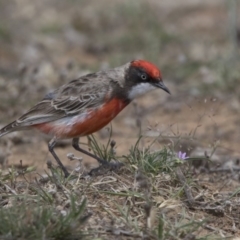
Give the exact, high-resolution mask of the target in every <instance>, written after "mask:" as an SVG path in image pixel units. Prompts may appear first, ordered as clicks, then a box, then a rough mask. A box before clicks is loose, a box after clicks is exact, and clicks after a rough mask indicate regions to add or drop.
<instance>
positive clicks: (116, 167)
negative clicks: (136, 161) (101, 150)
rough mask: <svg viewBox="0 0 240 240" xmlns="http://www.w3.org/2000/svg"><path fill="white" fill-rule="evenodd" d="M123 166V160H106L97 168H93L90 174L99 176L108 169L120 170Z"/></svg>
mask: <svg viewBox="0 0 240 240" xmlns="http://www.w3.org/2000/svg"><path fill="white" fill-rule="evenodd" d="M122 166H124V164H123V163H121V162H106V163H104V164H101V165H100V166H99V167H97V168H93V169H92V170H91V171H90V172H89V173H88V175H90V176H99V175H103V174H105V173H106V172H108V171H118V170H119V169H120V168H121V167H122Z"/></svg>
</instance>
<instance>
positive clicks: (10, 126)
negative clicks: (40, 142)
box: [0, 121, 23, 137]
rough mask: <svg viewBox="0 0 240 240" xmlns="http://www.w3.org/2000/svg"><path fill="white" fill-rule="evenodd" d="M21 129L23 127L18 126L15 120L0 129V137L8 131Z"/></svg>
mask: <svg viewBox="0 0 240 240" xmlns="http://www.w3.org/2000/svg"><path fill="white" fill-rule="evenodd" d="M21 129H23V127H21V126H18V123H17V121H14V122H11V123H9V124H8V125H7V126H5V127H3V128H2V129H0V137H2V136H4V135H6V134H8V133H11V132H15V131H19V130H21Z"/></svg>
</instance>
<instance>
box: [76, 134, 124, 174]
mask: <svg viewBox="0 0 240 240" xmlns="http://www.w3.org/2000/svg"><path fill="white" fill-rule="evenodd" d="M72 146H73V148H74V149H76V150H77V151H79V152H81V153H84V154H86V155H88V156H90V157H92V158H94V159H96V160H97V161H98V162H99V163H100V164H101V166H99V167H97V168H94V169H92V170H91V171H90V172H89V173H88V174H89V175H94V174H96V173H98V172H99V171H101V170H102V168H103V167H104V168H105V167H106V168H105V169H110V170H115V169H118V168H119V167H121V166H123V164H122V163H119V162H117V163H111V162H108V161H106V160H104V159H101V158H99V157H97V156H96V155H94V154H92V153H90V152H88V151H86V150H84V149H82V148H80V147H79V138H73V141H72Z"/></svg>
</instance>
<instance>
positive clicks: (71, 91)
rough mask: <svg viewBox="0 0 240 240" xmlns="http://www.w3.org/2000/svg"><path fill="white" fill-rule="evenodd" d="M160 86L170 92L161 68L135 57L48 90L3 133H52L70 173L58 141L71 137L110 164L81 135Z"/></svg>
mask: <svg viewBox="0 0 240 240" xmlns="http://www.w3.org/2000/svg"><path fill="white" fill-rule="evenodd" d="M156 88H161V89H162V90H164V91H166V92H167V93H169V94H170V91H169V90H168V88H167V87H166V86H165V85H164V83H163V81H162V74H161V71H160V70H159V69H158V68H157V67H156V66H155V65H154V64H152V63H150V62H148V61H145V60H134V61H131V62H128V63H126V64H125V65H123V66H120V67H116V68H113V69H109V70H106V71H99V72H96V73H90V74H87V75H85V76H82V77H80V78H78V79H75V80H72V81H70V82H68V83H66V84H64V85H62V86H60V87H59V88H57V89H55V90H54V91H52V92H50V93H48V94H47V95H46V96H45V97H44V98H43V99H42V101H40V102H39V103H37V104H36V105H35V106H34V107H32V108H31V109H30V110H29V111H28V112H27V113H25V114H23V115H22V116H21V117H19V118H18V119H17V120H15V121H13V122H12V123H10V124H8V125H7V126H5V127H3V128H2V129H1V130H0V137H2V136H3V135H5V134H8V133H11V132H14V131H19V130H27V129H31V128H34V129H38V130H39V131H41V132H43V133H45V134H47V135H50V136H52V140H51V141H50V142H49V144H48V148H49V151H50V153H51V154H52V156H53V157H54V159H55V160H56V161H57V163H58V165H59V166H60V167H61V169H62V171H63V173H64V175H65V177H68V176H69V173H68V171H67V169H66V168H65V167H64V165H63V164H62V162H61V161H60V159H59V157H58V156H57V154H56V153H55V151H54V146H55V144H56V141H57V140H58V139H64V138H70V139H72V146H73V148H74V149H76V150H77V151H80V152H82V153H84V154H86V155H88V156H90V157H92V158H94V159H96V160H97V161H98V162H99V163H100V164H102V165H104V164H109V163H108V162H107V161H106V160H104V159H101V158H99V157H98V156H95V155H94V154H92V153H90V152H88V151H86V150H84V149H82V148H80V146H79V138H80V137H82V136H87V135H89V134H92V133H94V132H96V131H98V130H100V129H101V128H103V127H104V126H106V125H107V124H108V123H109V122H110V121H111V120H112V119H113V118H115V117H116V116H117V115H118V113H120V112H121V110H123V109H124V108H125V107H126V106H127V105H128V104H129V103H130V102H131V101H132V100H133V99H135V98H136V97H139V96H141V95H143V94H144V93H146V92H149V91H151V90H154V89H156Z"/></svg>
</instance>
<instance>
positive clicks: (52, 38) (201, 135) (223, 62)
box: [0, 0, 240, 169]
mask: <svg viewBox="0 0 240 240" xmlns="http://www.w3.org/2000/svg"><path fill="white" fill-rule="evenodd" d="M239 13H240V3H239V1H237V0H178V1H174V0H161V1H159V0H148V1H144V0H138V1H133V0H132V1H131V0H130V1H129V0H128V1H127V0H115V1H111V0H101V1H89V0H65V1H64V0H41V1H37V0H8V1H6V0H0V124H1V126H3V125H5V124H7V123H9V121H12V120H15V118H16V117H18V116H20V115H21V114H22V113H24V112H25V111H26V110H28V109H29V108H30V107H31V106H33V105H34V104H35V103H36V102H37V101H39V100H41V99H42V98H43V96H44V95H45V94H46V93H47V92H49V91H50V90H52V89H54V88H55V87H57V86H60V85H61V84H64V83H65V82H67V81H69V80H72V79H74V78H77V77H79V76H81V75H84V74H86V73H88V72H92V71H97V70H99V69H106V68H109V67H115V66H119V65H122V64H124V63H126V62H129V61H131V60H133V59H137V58H143V59H146V60H149V61H151V62H153V63H155V64H156V65H157V66H159V67H160V68H161V70H162V74H163V79H164V82H165V84H166V86H168V88H169V89H170V90H171V92H172V95H167V94H165V93H164V92H163V91H154V92H153V93H152V94H148V95H146V96H144V97H142V98H141V99H138V100H136V101H134V103H133V104H131V106H129V107H127V108H126V109H125V110H124V111H123V112H122V113H121V114H120V115H119V116H118V117H117V118H116V119H115V120H114V121H113V123H112V127H113V139H114V140H115V141H116V142H117V145H116V151H117V154H118V155H123V154H125V152H126V151H128V149H129V148H130V146H131V145H132V144H134V143H135V142H136V140H137V139H138V137H139V136H140V135H143V136H145V138H144V139H143V141H142V143H141V144H142V146H147V144H148V143H149V142H151V141H153V140H154V139H156V140H157V141H156V145H155V147H157V148H159V147H161V146H162V145H163V144H171V145H172V146H174V148H175V149H176V150H178V151H179V150H181V151H186V152H187V153H188V155H191V154H193V155H194V154H196V151H198V152H199V151H200V153H201V154H204V152H206V151H211V149H216V148H217V149H220V150H221V151H222V152H221V151H220V153H221V154H222V156H226V157H227V158H223V159H227V160H229V159H233V158H238V156H239V155H240V150H239V141H240V127H239V120H240V115H239V113H240V107H239V96H240V95H239V94H240V82H239V81H240V57H239V52H240V50H239V48H240V18H239ZM96 136H97V137H98V139H100V141H102V142H103V143H104V142H105V141H107V139H108V136H109V131H108V130H107V129H103V130H101V131H100V132H99V133H98V134H97V135H96ZM48 140H49V139H47V138H46V137H43V136H41V135H39V134H35V133H33V132H20V133H16V134H13V135H11V136H10V135H9V136H5V137H4V138H2V139H1V140H0V141H1V153H0V155H1V156H0V159H1V163H2V164H3V165H4V164H5V165H6V164H7V162H6V157H8V164H10V165H11V164H16V165H17V164H19V161H20V160H22V161H23V164H26V165H28V164H33V165H35V166H37V167H38V169H42V168H44V167H45V165H46V160H47V159H51V156H50V154H48V149H47V145H46V142H47V141H48ZM82 141H83V142H84V141H85V142H86V140H85V139H82ZM57 152H58V154H59V155H60V157H61V159H63V161H64V162H65V163H67V164H70V163H69V160H68V159H67V157H66V154H67V153H68V152H73V150H72V149H71V147H70V141H68V142H63V143H62V147H61V148H58V149H57ZM78 155H79V154H78ZM83 157H84V159H87V158H86V157H85V156H83Z"/></svg>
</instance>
